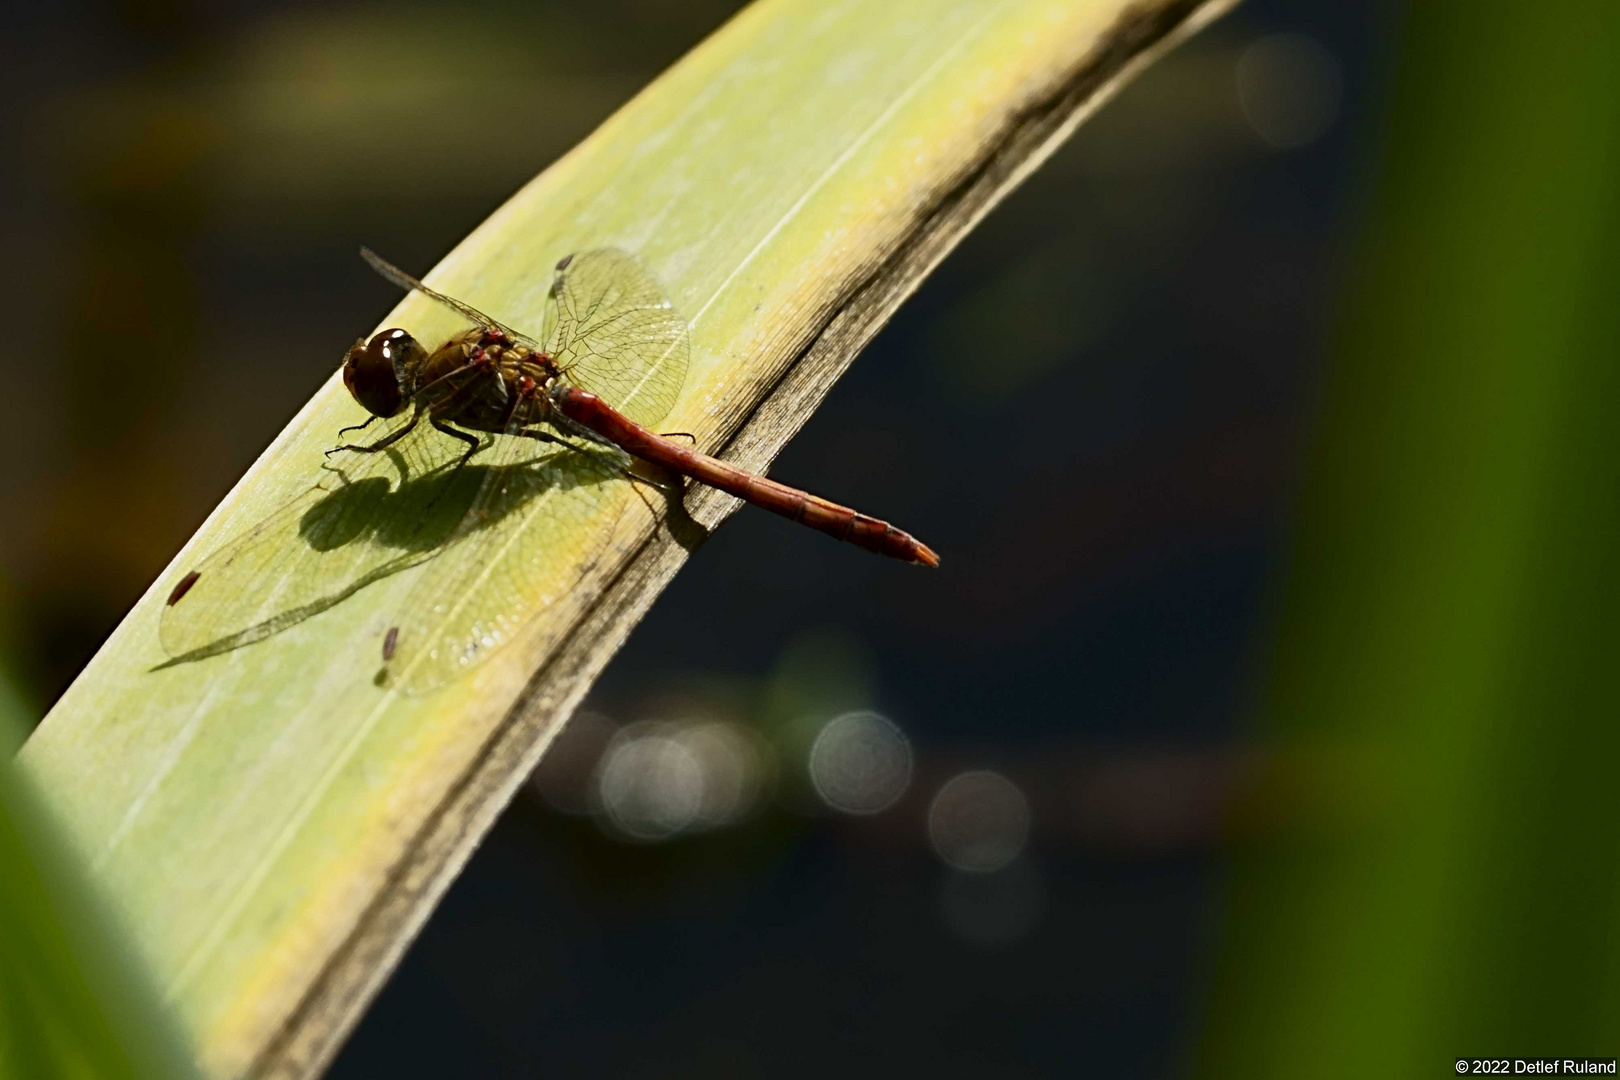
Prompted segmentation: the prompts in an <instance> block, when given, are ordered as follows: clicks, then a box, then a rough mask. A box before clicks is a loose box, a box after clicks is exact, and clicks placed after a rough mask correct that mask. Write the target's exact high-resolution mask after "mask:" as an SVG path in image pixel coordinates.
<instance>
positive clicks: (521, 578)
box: [383, 425, 633, 693]
mask: <svg viewBox="0 0 1620 1080" xmlns="http://www.w3.org/2000/svg"><path fill="white" fill-rule="evenodd" d="M530 430H531V432H539V433H541V434H544V435H547V436H550V437H551V438H554V439H557V438H563V436H562V435H560V434H559V433H556V432H554V431H552V430H551V429H549V428H548V427H546V426H545V425H535V426H534V427H533V428H532V429H530ZM576 447H577V448H576ZM491 455H492V456H491V457H490V460H489V462H488V465H487V468H486V471H485V475H484V477H483V481H482V487H481V489H480V491H479V493H478V495H477V497H476V499H475V500H474V501H473V504H472V506H471V508H470V509H469V510H468V512H467V514H466V516H465V518H464V520H463V522H462V524H461V526H460V527H459V528H458V529H457V530H456V532H455V535H454V536H452V537H451V539H450V541H449V543H447V544H445V545H444V546H443V548H442V550H440V551H439V552H438V554H436V555H435V556H434V557H433V558H432V560H431V561H430V562H429V563H428V565H427V566H425V567H423V569H422V571H421V574H422V576H421V578H420V579H419V580H418V581H417V583H416V584H415V585H414V586H413V587H412V588H411V591H410V593H409V594H408V595H407V597H406V600H405V602H404V605H403V609H402V610H401V611H400V613H399V618H398V619H397V620H396V623H395V625H394V626H392V627H391V628H390V629H389V631H388V636H387V637H385V639H384V646H383V652H384V655H383V659H384V661H385V665H386V669H387V672H388V683H389V684H390V685H396V686H399V687H400V688H402V689H404V690H405V691H406V692H408V693H425V692H427V691H429V690H433V689H435V688H437V687H439V686H441V685H443V684H444V683H446V682H448V681H450V680H451V679H454V678H457V677H459V676H461V675H463V674H465V673H466V672H467V671H469V670H471V669H472V668H473V667H474V666H475V665H476V664H478V663H480V662H481V661H482V660H484V659H485V658H486V657H487V656H489V655H490V654H491V653H493V652H494V651H495V650H496V649H498V648H500V647H501V646H503V645H505V644H506V643H507V642H509V641H510V640H511V639H512V637H513V636H514V635H515V634H516V633H517V632H518V631H519V630H521V629H522V628H523V627H525V626H526V625H528V623H529V622H530V621H532V620H533V619H534V618H535V617H536V616H537V615H539V614H540V613H541V612H543V611H545V610H546V609H547V608H549V607H551V606H552V605H553V604H554V603H556V601H557V600H558V599H560V598H561V597H563V596H565V595H567V594H568V593H569V591H570V590H572V589H573V587H574V586H575V585H576V584H577V582H578V581H579V579H580V577H581V576H583V574H584V573H585V572H586V571H587V570H588V569H589V568H590V566H591V565H593V564H594V562H595V560H596V558H597V557H598V555H599V554H600V551H601V549H602V547H603V546H604V545H605V544H606V542H607V537H608V534H609V533H610V532H611V527H612V525H613V523H614V522H615V521H617V520H618V517H619V515H620V514H621V513H623V511H624V507H625V505H626V500H627V499H629V498H631V497H633V496H632V493H631V491H630V490H629V489H630V485H629V484H628V483H626V482H625V481H624V480H623V475H624V469H625V464H626V462H627V461H628V460H629V459H628V458H627V457H624V456H621V455H616V454H615V453H614V452H613V451H612V450H611V449H609V448H605V447H595V446H588V445H585V444H583V443H581V442H580V441H579V440H572V443H571V445H558V444H557V443H555V442H544V441H540V440H537V439H535V438H532V437H525V436H522V435H519V434H516V433H509V434H503V435H501V436H500V437H499V438H498V439H497V440H496V446H494V447H492V448H491Z"/></svg>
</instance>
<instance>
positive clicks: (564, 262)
mask: <svg viewBox="0 0 1620 1080" xmlns="http://www.w3.org/2000/svg"><path fill="white" fill-rule="evenodd" d="M573 261H574V257H573V256H572V255H564V256H563V257H562V258H560V259H558V260H557V269H558V270H566V269H568V264H569V263H571V262H573Z"/></svg>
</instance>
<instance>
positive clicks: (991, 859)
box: [928, 770, 1031, 874]
mask: <svg viewBox="0 0 1620 1080" xmlns="http://www.w3.org/2000/svg"><path fill="white" fill-rule="evenodd" d="M1030 816H1031V815H1030V808H1029V800H1028V799H1027V798H1025V797H1024V793H1023V792H1022V791H1020V790H1019V789H1018V786H1017V785H1016V784H1014V783H1013V782H1012V781H1011V780H1008V779H1007V778H1006V777H1005V776H1002V775H1001V774H1000V773H996V772H990V771H988V770H976V771H974V772H965V773H959V774H957V775H956V776H953V777H951V779H949V780H947V781H946V782H945V784H944V786H943V787H941V788H940V789H939V791H938V792H937V793H936V794H935V795H934V801H933V802H932V803H931V804H930V805H929V807H928V840H929V843H931V844H932V845H933V846H934V851H935V852H936V853H938V855H939V857H940V858H941V859H944V860H945V862H946V863H948V864H949V865H951V866H954V867H955V868H956V869H958V870H965V871H968V872H970V873H978V874H988V873H991V872H993V871H996V870H1000V869H1001V868H1002V867H1004V866H1006V865H1007V864H1009V863H1011V862H1012V861H1013V860H1014V859H1016V858H1017V857H1018V855H1019V853H1020V852H1022V851H1023V850H1024V845H1025V843H1026V842H1028V840H1029V826H1030Z"/></svg>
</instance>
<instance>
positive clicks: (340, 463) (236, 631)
mask: <svg viewBox="0 0 1620 1080" xmlns="http://www.w3.org/2000/svg"><path fill="white" fill-rule="evenodd" d="M361 255H362V256H363V257H364V258H365V259H366V261H367V262H368V263H370V264H371V266H372V267H373V269H375V270H376V271H377V272H378V273H380V274H381V275H382V276H383V277H384V278H386V279H388V280H389V281H390V282H392V283H394V284H396V285H398V286H399V287H401V288H403V289H405V290H407V291H415V292H419V293H421V294H422V295H423V296H426V297H428V298H430V299H431V300H433V301H435V302H437V303H439V304H441V305H443V306H444V307H446V308H448V309H449V310H450V311H452V312H454V313H455V314H456V315H458V316H459V317H460V318H461V319H463V320H465V321H466V322H468V323H470V324H471V326H470V328H469V329H466V330H464V331H461V332H459V333H456V334H454V335H452V336H451V337H450V338H449V339H448V340H446V341H445V342H444V343H443V344H441V345H440V346H438V347H437V348H435V349H432V350H429V349H427V348H424V347H423V346H422V344H421V343H420V342H418V341H417V340H416V338H414V337H413V336H412V335H411V334H410V333H409V332H407V331H406V330H403V329H401V328H398V327H390V328H387V329H384V330H381V331H379V332H378V333H376V334H374V335H373V336H372V337H371V338H370V339H369V340H366V339H361V340H360V341H357V342H356V343H355V344H354V346H353V347H352V348H350V349H349V350H348V352H347V354H346V355H345V356H344V359H343V366H342V376H343V382H344V385H345V387H346V388H347V389H348V391H349V393H350V395H351V396H352V397H353V398H354V400H355V401H356V402H357V403H358V404H359V405H360V406H361V407H362V408H364V409H365V410H366V412H367V413H368V414H369V415H368V416H367V418H366V420H365V421H364V422H363V423H360V424H357V425H353V426H351V427H348V428H344V429H343V430H342V431H341V432H339V437H340V438H344V437H347V436H348V435H349V433H350V432H354V431H361V432H367V431H370V432H371V433H372V437H371V438H370V440H369V441H359V440H357V441H353V442H343V443H341V444H340V445H338V446H336V447H334V448H332V449H331V450H328V451H327V453H326V461H325V462H324V463H323V465H322V472H323V476H322V478H321V480H320V481H319V482H318V483H317V484H316V485H315V486H314V487H313V488H311V489H310V490H309V491H308V492H306V493H305V494H304V495H302V496H300V497H299V498H297V499H294V500H293V501H292V502H290V503H289V504H287V505H285V506H283V507H282V508H280V509H279V510H277V511H276V512H274V513H272V514H271V515H270V516H269V517H268V518H266V519H265V520H264V521H262V522H260V523H259V524H258V525H256V526H254V527H253V528H251V529H249V530H248V531H247V532H246V533H244V534H243V535H241V536H240V537H238V538H237V539H235V540H233V541H232V542H230V543H228V544H226V545H225V546H224V547H222V548H221V549H219V550H218V551H216V552H214V553H213V554H211V555H209V556H208V557H206V558H204V559H203V560H202V562H201V563H199V564H197V565H196V566H195V567H193V568H192V569H190V570H188V571H187V572H186V573H185V574H184V575H183V576H182V577H181V578H180V579H179V580H178V582H176V584H175V585H174V587H173V589H172V591H171V592H170V594H169V596H168V600H167V602H166V604H165V607H164V610H163V614H162V617H161V620H160V625H159V638H160V640H161V642H162V644H163V647H164V649H165V651H166V652H167V653H168V654H169V656H170V657H171V659H170V661H169V663H171V664H172V663H180V662H186V661H191V660H197V659H202V658H205V657H207V656H213V655H218V654H220V653H223V652H227V651H231V650H233V649H236V648H240V647H242V646H245V645H249V644H253V643H255V642H258V641H262V640H264V639H265V638H267V637H269V636H271V635H273V634H276V633H280V632H282V631H283V630H286V629H288V628H289V627H291V626H293V625H295V624H297V623H299V622H302V621H303V620H304V619H307V618H310V617H312V616H313V615H316V614H319V613H320V612H322V611H325V610H327V609H328V608H330V607H332V606H333V605H335V604H337V603H340V602H342V601H343V600H345V599H347V598H348V597H349V596H352V595H353V594H354V593H356V592H358V591H360V590H361V589H363V588H366V587H367V586H369V585H372V584H374V583H376V582H378V581H381V580H383V579H385V578H387V577H390V576H392V575H393V574H396V573H399V572H401V571H404V570H408V569H412V568H414V567H416V566H419V565H421V564H423V563H427V564H428V565H427V566H426V567H425V568H424V572H423V573H422V575H421V576H420V578H419V579H418V580H417V582H416V583H415V584H414V585H413V586H412V587H411V589H410V591H409V594H408V595H407V597H406V598H405V600H404V602H403V604H402V605H401V610H400V611H399V613H398V615H397V617H396V618H394V619H393V620H391V621H390V622H389V623H388V625H387V627H386V629H385V630H384V631H383V632H382V641H381V646H380V654H381V660H382V665H383V666H382V668H381V669H379V671H378V675H377V682H378V683H379V685H384V684H389V683H392V684H394V685H397V686H400V687H401V688H402V689H404V690H406V691H408V692H425V691H428V690H431V689H435V688H437V687H438V686H441V685H443V684H444V683H445V682H446V681H448V680H450V679H452V678H455V677H457V676H459V675H461V674H464V673H465V672H466V671H468V670H470V669H471V667H473V666H474V665H475V664H476V663H478V662H480V661H481V660H482V659H484V658H485V657H487V656H488V655H489V654H490V653H492V652H493V651H495V650H496V649H498V648H500V647H501V646H502V645H504V644H506V643H507V642H508V641H509V640H511V638H512V637H513V636H514V635H515V634H516V633H517V632H518V631H520V630H521V629H523V628H524V627H525V626H526V625H527V624H528V623H529V621H530V620H532V619H534V618H536V617H538V616H539V615H540V613H541V612H543V611H544V610H545V609H546V608H548V607H550V606H551V605H552V604H554V603H556V602H557V600H558V599H559V598H560V597H561V596H562V595H564V594H566V592H567V591H568V590H569V588H571V587H572V585H573V584H575V583H576V582H577V581H578V579H579V578H580V577H581V576H582V575H583V573H584V572H585V571H586V570H588V569H589V567H590V566H592V565H593V564H594V561H595V559H596V557H597V556H598V555H599V548H597V547H593V546H592V545H599V544H601V543H603V542H605V538H606V536H607V534H608V533H609V532H610V531H611V527H612V525H613V524H614V523H615V522H616V521H617V518H618V516H619V514H620V513H621V512H622V510H623V508H624V507H625V506H626V505H628V504H627V498H628V493H630V492H635V489H636V485H637V484H649V483H650V484H653V485H655V486H659V487H666V489H667V485H665V484H662V483H660V482H659V481H657V480H651V479H648V478H647V477H646V476H644V475H641V474H639V473H637V472H635V471H633V470H634V465H635V462H636V460H637V459H640V460H641V461H645V462H648V463H651V464H652V465H654V466H658V467H661V468H662V469H663V470H665V471H666V475H668V474H674V475H676V476H684V477H687V478H689V479H691V480H694V481H697V482H699V483H703V484H707V485H709V486H711V487H715V488H718V489H720V490H721V491H724V492H727V493H728V494H731V495H734V496H736V497H737V498H739V499H741V500H743V501H745V502H747V503H750V504H752V505H754V506H759V507H762V508H763V509H766V510H769V511H771V512H773V513H776V514H780V515H782V516H784V517H787V518H789V519H791V520H794V521H797V522H799V523H800V524H803V525H806V526H809V527H810V528H812V529H816V530H818V531H820V532H823V533H826V534H828V535H830V536H832V537H834V538H835V539H838V540H842V541H845V542H848V543H852V544H855V545H858V546H860V547H863V548H865V549H867V550H869V551H873V552H876V553H878V554H880V555H885V556H889V557H892V558H896V559H900V560H902V561H905V562H910V563H916V564H920V565H924V566H931V567H932V566H938V565H939V557H938V555H936V554H935V553H934V551H933V550H932V549H930V548H929V547H928V546H927V545H926V544H923V543H922V542H921V541H919V540H917V539H916V538H915V537H913V536H912V535H911V534H909V533H907V532H905V531H903V530H901V529H898V528H896V527H895V526H893V525H891V524H889V523H888V522H886V521H882V520H880V519H878V518H875V517H871V516H868V515H866V514H862V513H858V512H856V511H854V510H852V509H850V508H848V507H845V506H841V505H839V504H837V503H834V502H831V501H829V500H827V499H823V498H820V497H819V496H816V495H812V494H810V493H808V492H805V491H801V490H799V489H797V488H793V487H789V486H787V485H785V484H782V483H779V482H777V481H775V480H772V479H769V478H767V477H764V476H760V475H758V474H755V473H752V472H749V471H747V470H745V469H741V468H738V467H737V466H735V465H731V464H729V463H727V462H724V461H721V460H719V459H717V458H714V457H711V456H709V455H706V454H703V453H701V452H700V451H698V450H697V449H696V448H695V446H692V445H687V444H686V443H683V442H681V441H679V440H680V436H678V435H675V436H672V435H665V434H659V433H657V432H655V431H654V430H653V427H654V425H656V424H657V423H658V422H659V421H660V420H662V419H663V418H664V417H665V416H667V415H668V414H669V412H670V410H671V409H672V408H673V407H674V404H675V401H676V399H677V398H678V397H679V395H680V392H681V388H682V386H683V384H684V382H685V379H686V370H687V365H688V359H689V354H690V350H691V344H690V331H689V327H688V325H687V323H686V321H685V319H684V318H682V317H681V316H680V314H679V313H678V312H677V311H676V310H675V308H674V305H673V304H672V302H671V301H670V300H669V298H668V297H667V296H666V295H665V293H664V290H663V288H662V287H661V286H660V284H659V283H658V281H657V279H656V278H655V277H654V276H653V275H652V273H651V272H650V271H649V270H648V269H647V268H646V267H645V266H644V265H643V264H642V262H641V261H640V260H639V259H638V258H636V257H635V256H634V255H632V254H630V253H629V252H626V251H623V250H620V249H618V248H600V249H595V250H590V251H585V252H581V253H578V254H575V255H570V256H568V257H566V258H564V259H562V260H561V261H559V262H558V263H557V264H556V268H555V272H554V277H553V279H552V284H551V288H550V290H549V293H548V301H547V305H546V309H547V310H546V317H545V322H544V326H543V330H542V333H541V334H540V335H539V336H538V337H533V336H530V335H528V334H525V333H523V332H521V331H518V330H516V329H514V328H512V327H511V326H508V325H506V324H504V323H502V322H500V321H498V320H496V319H494V318H492V317H491V316H489V315H486V314H484V313H483V312H482V311H480V310H478V309H477V308H474V307H472V306H471V305H469V304H466V303H464V302H462V301H461V300H458V299H455V298H453V297H451V296H447V295H445V294H444V293H441V292H438V291H437V290H435V289H432V288H430V287H429V286H427V285H426V284H424V283H423V282H421V281H419V280H417V279H416V278H415V277H412V276H411V275H410V274H407V273H406V272H404V271H403V270H401V269H399V268H398V267H396V266H394V265H393V264H391V263H389V262H387V261H385V260H384V259H382V258H381V257H380V256H378V255H376V254H375V253H374V252H372V251H370V250H369V249H365V248H362V249H361ZM373 425H376V428H375V430H373ZM686 438H688V439H689V438H690V436H687V437H686ZM447 447H448V448H453V450H454V452H450V453H447V450H446V448H447ZM636 493H637V494H638V495H639V492H636ZM643 501H645V499H643ZM649 505H650V504H649ZM453 551H454V552H455V553H456V554H455V556H454V557H451V553H452V552H453Z"/></svg>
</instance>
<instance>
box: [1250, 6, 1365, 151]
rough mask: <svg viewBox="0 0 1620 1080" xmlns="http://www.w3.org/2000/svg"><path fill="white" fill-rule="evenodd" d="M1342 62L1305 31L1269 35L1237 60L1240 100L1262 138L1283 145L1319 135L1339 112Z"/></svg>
mask: <svg viewBox="0 0 1620 1080" xmlns="http://www.w3.org/2000/svg"><path fill="white" fill-rule="evenodd" d="M1342 82H1343V79H1342V76H1341V75H1340V74H1339V62H1338V61H1337V60H1336V59H1334V57H1333V54H1332V53H1330V52H1328V51H1327V49H1325V48H1324V47H1323V46H1322V44H1321V42H1319V41H1317V40H1316V39H1315V38H1312V37H1307V36H1306V35H1304V34H1268V35H1266V36H1265V37H1262V38H1260V39H1259V40H1257V41H1255V42H1254V43H1253V44H1251V45H1250V46H1249V47H1248V48H1247V49H1245V50H1243V55H1242V56H1240V57H1239V58H1238V63H1237V91H1238V103H1239V104H1240V105H1241V106H1242V107H1243V116H1244V119H1246V120H1248V122H1249V126H1250V127H1251V128H1253V129H1254V133H1255V134H1256V135H1258V136H1259V137H1260V139H1261V141H1263V142H1265V143H1267V144H1268V145H1271V146H1275V147H1279V148H1284V149H1286V148H1292V147H1296V146H1304V145H1306V144H1307V143H1311V142H1314V141H1315V140H1316V139H1318V138H1320V137H1321V136H1322V135H1323V134H1324V133H1325V132H1326V131H1327V130H1328V128H1330V127H1332V126H1333V121H1334V120H1335V119H1336V118H1337V117H1338V115H1339V101H1340V98H1341V97H1342V96H1343V85H1342Z"/></svg>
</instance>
